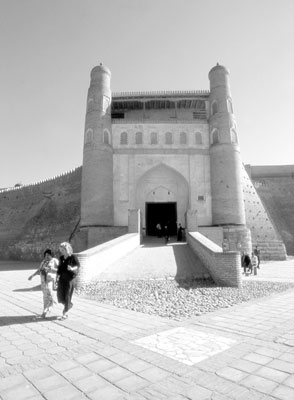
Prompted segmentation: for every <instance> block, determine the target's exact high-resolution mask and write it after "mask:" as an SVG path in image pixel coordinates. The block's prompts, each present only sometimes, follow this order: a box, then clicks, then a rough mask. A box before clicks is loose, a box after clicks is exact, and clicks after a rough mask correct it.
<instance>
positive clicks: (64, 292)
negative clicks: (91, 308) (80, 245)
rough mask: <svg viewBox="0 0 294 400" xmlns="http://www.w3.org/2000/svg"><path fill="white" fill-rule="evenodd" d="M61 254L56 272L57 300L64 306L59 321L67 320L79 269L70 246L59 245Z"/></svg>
mask: <svg viewBox="0 0 294 400" xmlns="http://www.w3.org/2000/svg"><path fill="white" fill-rule="evenodd" d="M59 251H60V253H61V256H60V259H59V266H58V271H57V279H58V286H57V299H58V302H59V303H61V304H63V305H64V308H63V312H62V316H61V317H60V318H59V319H61V320H64V319H67V318H68V311H69V310H70V309H71V308H72V306H73V304H72V302H71V300H72V295H73V292H74V289H75V286H76V278H77V274H78V271H79V268H80V263H79V260H78V258H77V257H76V256H75V255H74V254H73V249H72V247H71V245H70V244H69V243H67V242H63V243H61V244H60V245H59Z"/></svg>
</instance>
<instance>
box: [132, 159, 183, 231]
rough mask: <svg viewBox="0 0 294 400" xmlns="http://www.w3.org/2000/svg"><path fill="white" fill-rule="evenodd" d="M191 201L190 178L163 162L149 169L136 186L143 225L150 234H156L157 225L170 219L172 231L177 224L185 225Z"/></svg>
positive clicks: (137, 204) (137, 201)
mask: <svg viewBox="0 0 294 400" xmlns="http://www.w3.org/2000/svg"><path fill="white" fill-rule="evenodd" d="M188 204H189V189H188V183H187V181H186V179H185V178H184V177H183V176H182V175H181V174H180V173H179V172H177V171H176V170H175V169H173V168H170V167H168V166H167V165H165V164H160V165H158V166H156V167H154V168H151V169H150V170H149V171H147V172H146V173H145V174H144V175H143V176H142V177H141V178H140V179H139V181H138V183H137V186H136V206H137V207H138V208H140V210H141V211H142V225H143V228H145V232H146V234H147V235H156V234H157V231H156V225H157V224H158V223H160V224H161V225H162V226H164V225H165V224H167V223H168V222H169V226H170V231H171V234H172V235H173V234H175V233H176V228H177V223H181V224H182V225H183V226H185V212H186V211H187V209H188Z"/></svg>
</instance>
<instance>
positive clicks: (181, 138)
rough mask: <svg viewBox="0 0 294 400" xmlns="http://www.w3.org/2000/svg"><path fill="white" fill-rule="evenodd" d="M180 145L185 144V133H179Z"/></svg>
mask: <svg viewBox="0 0 294 400" xmlns="http://www.w3.org/2000/svg"><path fill="white" fill-rule="evenodd" d="M180 144H187V135H186V132H181V133H180Z"/></svg>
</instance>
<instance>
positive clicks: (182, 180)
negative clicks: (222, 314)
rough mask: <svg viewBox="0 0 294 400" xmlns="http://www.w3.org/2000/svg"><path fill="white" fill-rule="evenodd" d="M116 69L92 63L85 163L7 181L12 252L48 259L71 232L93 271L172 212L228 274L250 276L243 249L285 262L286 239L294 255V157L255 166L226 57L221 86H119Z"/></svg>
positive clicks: (5, 235)
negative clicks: (28, 180) (244, 153)
mask: <svg viewBox="0 0 294 400" xmlns="http://www.w3.org/2000/svg"><path fill="white" fill-rule="evenodd" d="M110 78H111V74H110V71H109V70H108V68H106V67H105V66H103V65H99V66H97V67H95V68H94V69H93V70H92V72H91V81H90V87H89V91H88V97H87V109H86V120H85V130H84V153H83V165H82V166H81V167H78V168H76V169H75V170H73V171H71V172H68V173H64V174H62V175H61V176H58V177H54V178H52V179H47V180H45V181H42V182H38V183H33V184H30V185H26V186H21V187H13V188H5V189H1V190H0V259H11V260H39V259H40V255H41V254H42V253H43V251H44V248H47V247H50V248H53V249H56V248H57V247H58V243H60V242H62V241H65V240H70V241H71V242H72V244H73V247H74V250H75V252H76V253H78V254H79V256H80V257H81V261H82V264H83V271H84V272H83V274H81V273H80V276H81V277H82V278H83V279H90V275H91V274H92V273H94V272H95V273H96V272H97V271H96V270H97V265H100V266H101V265H103V266H104V267H105V265H106V263H110V261H111V260H112V261H113V257H116V259H117V262H118V263H119V260H120V257H121V256H122V254H123V253H125V252H126V251H129V250H130V249H131V248H134V247H135V246H138V245H139V243H140V238H141V237H144V236H146V235H156V225H157V224H158V223H161V225H165V224H167V223H168V222H169V225H170V227H171V228H172V232H171V233H172V234H175V233H176V226H177V224H179V223H180V224H181V225H182V226H183V227H184V228H185V229H186V238H187V242H188V244H189V246H190V247H191V248H192V250H193V251H194V252H196V254H197V256H201V257H202V258H201V259H202V261H203V262H204V264H205V265H206V264H207V263H209V264H210V266H211V265H212V266H213V268H215V271H214V272H216V273H217V274H218V275H219V276H226V274H228V276H227V278H226V279H227V281H228V282H233V281H234V282H235V283H236V282H237V284H239V283H240V279H241V278H240V276H239V274H241V272H240V270H241V268H240V254H239V251H243V250H245V251H249V252H250V251H251V250H252V247H253V246H255V245H258V246H259V248H260V250H261V255H262V258H263V259H276V260H283V259H285V258H286V249H285V245H284V243H283V241H284V242H285V244H286V246H287V250H288V252H289V254H294V237H293V229H294V228H293V227H294V219H293V215H294V209H293V208H294V205H293V195H294V184H293V183H294V180H293V179H294V178H293V177H294V166H276V167H275V166H261V167H256V166H247V167H246V169H247V170H248V173H249V175H250V177H249V176H248V174H247V171H246V170H245V168H244V166H243V164H242V161H241V157H240V149H239V144H238V133H237V129H236V121H235V116H234V112H233V102H232V96H231V90H230V84H229V72H228V70H227V69H226V68H225V67H223V66H221V65H216V66H215V67H213V68H212V69H211V71H210V72H209V81H210V90H209V91H183V92H145V93H120V94H112V93H111V85H110ZM251 179H253V181H252V180H251ZM261 199H262V200H261ZM265 207H266V208H265ZM272 221H274V222H272ZM207 238H208V239H210V241H209V240H207ZM112 239H114V240H112ZM110 240H112V241H111V242H110V243H107V244H105V245H102V246H97V245H99V244H102V243H105V242H109V241H110ZM132 240H133V241H132ZM93 247H95V248H94V249H93ZM84 250H85V251H84ZM106 250H107V251H106ZM102 253H103V254H104V256H103V257H104V258H103V260H102V259H101V257H102ZM201 254H202V255H201ZM99 257H100V258H99ZM229 259H230V260H229ZM90 264H91V266H89V265H90ZM221 265H222V267H220V266H221ZM226 268H228V271H227V272H225V271H226ZM234 271H235V272H234ZM232 273H235V277H232V276H231V274H232ZM91 276H92V275H91Z"/></svg>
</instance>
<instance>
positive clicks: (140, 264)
mask: <svg viewBox="0 0 294 400" xmlns="http://www.w3.org/2000/svg"><path fill="white" fill-rule="evenodd" d="M209 276H210V275H209V272H208V271H207V269H206V268H205V267H204V266H203V264H202V262H201V261H200V260H199V259H198V258H197V256H196V255H195V254H194V253H193V251H192V250H191V248H190V247H189V246H188V245H187V243H185V242H177V241H176V240H175V239H173V238H171V241H170V242H168V244H165V242H164V239H163V238H155V237H146V238H145V239H144V242H143V244H142V245H141V246H140V247H138V248H137V249H136V250H134V251H133V252H132V253H130V254H129V255H127V256H125V257H124V258H122V259H120V260H119V262H116V263H114V264H113V265H110V267H108V268H107V269H106V270H104V271H103V272H102V273H101V275H100V276H99V278H98V279H99V280H128V279H130V280H131V279H136V280H139V279H169V278H170V279H175V280H181V279H205V278H208V277H209Z"/></svg>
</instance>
